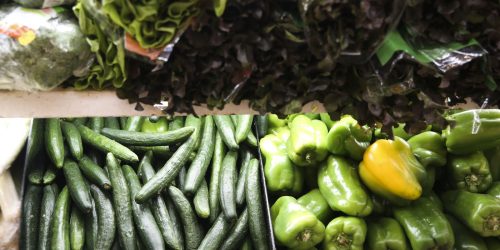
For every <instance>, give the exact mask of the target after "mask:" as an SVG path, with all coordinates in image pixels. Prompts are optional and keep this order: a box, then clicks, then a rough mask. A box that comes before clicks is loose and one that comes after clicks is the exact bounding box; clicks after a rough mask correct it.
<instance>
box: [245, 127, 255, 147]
mask: <svg viewBox="0 0 500 250" xmlns="http://www.w3.org/2000/svg"><path fill="white" fill-rule="evenodd" d="M245 142H246V143H247V144H248V145H250V146H254V147H257V138H255V135H254V134H253V132H252V130H250V131H249V132H248V136H247V138H246V140H245Z"/></svg>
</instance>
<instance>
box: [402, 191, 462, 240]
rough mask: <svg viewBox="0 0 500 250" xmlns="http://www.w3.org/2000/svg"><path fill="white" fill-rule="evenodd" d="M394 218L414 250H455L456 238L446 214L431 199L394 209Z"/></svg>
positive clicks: (423, 199)
mask: <svg viewBox="0 0 500 250" xmlns="http://www.w3.org/2000/svg"><path fill="white" fill-rule="evenodd" d="M394 218H395V219H396V220H397V221H398V222H399V224H401V226H402V227H403V229H404V230H405V233H406V236H407V237H408V239H409V240H410V245H411V247H412V249H414V250H424V249H425V250H427V249H450V250H451V249H453V244H454V243H455V237H454V236H453V230H452V228H451V225H450V223H449V222H448V220H447V219H446V216H445V215H444V213H443V212H442V211H441V210H440V209H439V208H438V206H437V205H436V204H434V202H432V201H431V200H430V199H429V198H426V197H421V198H420V199H418V200H416V201H414V202H413V203H412V205H411V206H407V207H399V208H395V209H394Z"/></svg>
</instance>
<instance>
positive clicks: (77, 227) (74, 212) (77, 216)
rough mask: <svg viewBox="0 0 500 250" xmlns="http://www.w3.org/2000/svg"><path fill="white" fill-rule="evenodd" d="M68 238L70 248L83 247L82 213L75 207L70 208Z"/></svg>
mask: <svg viewBox="0 0 500 250" xmlns="http://www.w3.org/2000/svg"><path fill="white" fill-rule="evenodd" d="M69 239H70V240H69V241H70V245H71V250H81V249H83V245H84V244H85V224H84V221H83V215H82V213H81V212H80V211H79V210H78V208H76V207H72V208H71V216H70V218H69Z"/></svg>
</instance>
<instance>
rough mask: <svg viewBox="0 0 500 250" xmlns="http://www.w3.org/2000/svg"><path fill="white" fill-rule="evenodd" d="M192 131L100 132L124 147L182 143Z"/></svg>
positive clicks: (111, 130) (108, 129)
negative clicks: (124, 145)
mask: <svg viewBox="0 0 500 250" xmlns="http://www.w3.org/2000/svg"><path fill="white" fill-rule="evenodd" d="M194 130H195V129H194V128H190V127H185V128H180V129H177V130H172V131H167V132H161V133H157V132H135V131H125V130H118V129H110V128H104V129H103V130H102V134H103V135H104V136H106V137H108V138H111V139H112V140H115V141H117V142H119V143H123V144H126V145H135V146H162V145H171V144H175V143H178V142H181V141H184V140H185V139H186V138H187V137H189V136H190V135H191V134H192V133H193V131H194Z"/></svg>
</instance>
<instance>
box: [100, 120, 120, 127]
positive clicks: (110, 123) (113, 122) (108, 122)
mask: <svg viewBox="0 0 500 250" xmlns="http://www.w3.org/2000/svg"><path fill="white" fill-rule="evenodd" d="M104 127H105V128H112V129H120V121H119V120H118V118H117V117H105V118H104Z"/></svg>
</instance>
